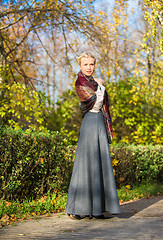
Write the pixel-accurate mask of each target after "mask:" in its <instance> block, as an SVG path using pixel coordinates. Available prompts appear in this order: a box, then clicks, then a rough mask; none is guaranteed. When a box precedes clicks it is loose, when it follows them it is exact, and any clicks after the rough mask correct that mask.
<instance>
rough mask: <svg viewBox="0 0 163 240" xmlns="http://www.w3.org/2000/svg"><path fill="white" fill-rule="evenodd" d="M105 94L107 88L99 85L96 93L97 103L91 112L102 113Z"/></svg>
mask: <svg viewBox="0 0 163 240" xmlns="http://www.w3.org/2000/svg"><path fill="white" fill-rule="evenodd" d="M104 92H105V87H104V86H103V85H101V84H98V88H97V91H96V92H95V93H96V96H97V98H96V102H95V104H94V106H93V108H92V109H91V110H89V111H90V112H94V113H98V112H99V111H100V108H101V107H102V104H103V99H104Z"/></svg>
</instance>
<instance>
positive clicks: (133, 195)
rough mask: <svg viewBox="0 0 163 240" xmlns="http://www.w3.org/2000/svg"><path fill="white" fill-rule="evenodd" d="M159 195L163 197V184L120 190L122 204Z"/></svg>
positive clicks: (126, 187)
mask: <svg viewBox="0 0 163 240" xmlns="http://www.w3.org/2000/svg"><path fill="white" fill-rule="evenodd" d="M157 195H163V184H146V185H140V186H135V187H130V185H127V186H125V187H122V188H121V189H118V197H119V201H120V203H122V202H126V201H131V200H136V199H140V198H149V197H152V196H157Z"/></svg>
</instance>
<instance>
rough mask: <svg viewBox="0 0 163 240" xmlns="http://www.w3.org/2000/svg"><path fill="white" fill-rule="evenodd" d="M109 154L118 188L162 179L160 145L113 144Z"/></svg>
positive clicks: (162, 152)
mask: <svg viewBox="0 0 163 240" xmlns="http://www.w3.org/2000/svg"><path fill="white" fill-rule="evenodd" d="M111 156H112V159H113V163H114V161H115V160H116V162H117V164H116V166H114V172H115V178H116V184H117V187H118V188H119V187H121V186H125V185H127V184H129V185H131V186H133V185H139V184H140V183H154V182H162V181H163V161H162V157H163V147H162V146H159V145H156V146H152V145H148V146H141V145H138V146H134V145H124V144H120V145H115V146H114V145H113V146H111ZM113 165H114V164H113Z"/></svg>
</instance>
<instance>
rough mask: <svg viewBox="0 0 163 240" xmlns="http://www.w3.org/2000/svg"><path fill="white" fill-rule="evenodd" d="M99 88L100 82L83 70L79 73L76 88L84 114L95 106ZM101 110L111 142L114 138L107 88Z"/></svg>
mask: <svg viewBox="0 0 163 240" xmlns="http://www.w3.org/2000/svg"><path fill="white" fill-rule="evenodd" d="M97 88H98V83H97V82H96V81H95V80H94V78H93V77H92V76H90V77H87V76H85V75H84V74H83V73H82V72H81V71H80V72H79V73H78V78H77V80H76V83H75V89H76V93H77V95H78V97H79V100H80V102H81V110H82V114H83V116H84V115H85V114H86V113H87V112H88V111H89V110H91V109H92V108H93V106H94V104H95V102H96V98H97V97H96V93H95V92H96V90H97ZM100 110H101V112H102V115H103V121H104V124H105V129H106V133H107V136H108V141H109V143H111V142H112V138H113V129H112V121H111V116H110V111H109V97H108V93H107V91H106V90H105V93H104V100H103V105H102V108H101V109H100Z"/></svg>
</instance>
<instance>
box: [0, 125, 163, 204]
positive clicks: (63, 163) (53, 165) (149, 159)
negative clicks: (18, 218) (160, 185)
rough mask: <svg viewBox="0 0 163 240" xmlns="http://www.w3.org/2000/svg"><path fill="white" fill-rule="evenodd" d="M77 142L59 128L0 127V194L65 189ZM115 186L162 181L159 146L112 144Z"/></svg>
mask: <svg viewBox="0 0 163 240" xmlns="http://www.w3.org/2000/svg"><path fill="white" fill-rule="evenodd" d="M75 149H76V146H71V145H70V144H69V142H68V140H67V138H65V137H64V136H62V135H61V134H60V133H59V132H46V133H44V132H40V133H36V132H25V131H23V130H14V129H12V128H11V127H0V156H1V159H0V198H3V199H6V200H8V201H9V200H23V199H26V198H33V199H36V198H39V197H41V196H42V195H45V194H53V193H55V192H57V194H59V193H61V192H62V193H66V192H67V190H68V186H69V182H70V178H71V173H72V167H73V160H74V156H75ZM110 150H111V158H112V163H113V168H114V173H115V179H116V184H117V187H118V188H120V187H122V186H126V185H130V186H134V185H139V184H142V183H143V184H146V183H155V182H156V183H157V182H162V180H163V179H162V176H163V162H162V153H163V147H161V146H158V145H157V146H132V145H124V144H123V145H122V144H121V145H111V147H110Z"/></svg>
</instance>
